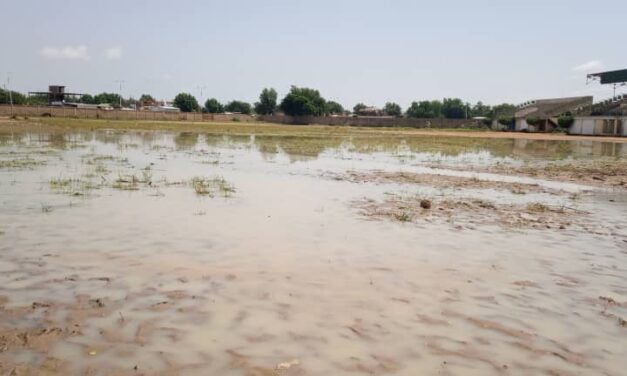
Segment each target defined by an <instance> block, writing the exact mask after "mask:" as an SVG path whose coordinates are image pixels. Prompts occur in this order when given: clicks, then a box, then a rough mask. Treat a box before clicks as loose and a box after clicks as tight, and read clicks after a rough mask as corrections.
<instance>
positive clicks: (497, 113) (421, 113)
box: [174, 86, 516, 122]
mask: <svg viewBox="0 0 627 376" xmlns="http://www.w3.org/2000/svg"><path fill="white" fill-rule="evenodd" d="M277 98H278V97H277V92H276V90H274V89H272V88H266V89H263V91H262V92H261V94H260V95H259V101H258V102H255V103H254V104H252V105H251V104H250V103H247V102H243V101H231V102H229V103H227V104H222V103H220V102H219V101H218V100H217V99H215V98H210V99H207V101H206V102H205V104H204V106H200V105H199V104H198V102H197V100H196V98H195V97H194V96H193V95H191V94H189V93H180V94H178V95H177V96H176V97H175V98H174V106H176V107H178V108H180V109H181V111H184V112H193V111H203V112H208V113H214V114H215V113H224V112H241V113H243V114H252V113H256V114H259V115H270V114H275V113H277V112H282V113H284V114H286V115H290V116H328V115H351V114H352V115H356V116H359V115H375V116H377V115H379V116H381V115H385V116H397V117H402V116H406V117H410V118H446V119H465V118H473V117H484V118H486V119H502V121H503V122H506V121H507V122H510V121H511V120H510V119H511V118H512V117H513V115H514V111H515V109H516V106H515V105H513V104H509V103H503V104H500V105H497V106H490V105H486V104H484V103H483V102H481V101H479V102H477V103H476V104H474V105H473V104H470V103H467V102H464V101H462V100H461V99H459V98H444V99H443V100H441V101H440V100H430V101H429V100H424V101H417V102H412V103H411V105H410V106H409V107H408V108H407V109H406V110H405V111H403V109H402V108H401V106H400V105H399V104H398V103H394V102H387V103H386V104H385V105H384V106H383V108H382V109H380V110H379V109H377V110H376V111H374V113H373V110H372V107H369V106H367V105H365V104H363V103H358V104H356V105H355V106H354V107H353V109H352V111H349V110H347V109H345V108H344V107H342V105H341V104H339V103H337V102H335V101H329V100H326V99H325V98H323V97H322V96H321V95H320V92H319V91H318V90H315V89H310V88H304V87H296V86H292V88H291V89H290V91H289V93H288V94H287V95H286V96H285V97H284V98H283V99H282V101H281V102H280V103H279V102H278V101H277ZM504 119H506V120H504Z"/></svg>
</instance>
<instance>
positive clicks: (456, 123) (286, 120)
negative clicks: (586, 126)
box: [0, 105, 481, 128]
mask: <svg viewBox="0 0 627 376" xmlns="http://www.w3.org/2000/svg"><path fill="white" fill-rule="evenodd" d="M12 115H15V116H30V117H43V116H50V117H64V118H75V119H107V120H155V121H198V122H201V121H215V122H229V121H239V122H253V121H264V122H268V123H277V124H320V125H344V126H355V127H409V128H465V127H468V128H471V127H477V126H479V125H481V123H480V122H479V121H476V120H468V119H414V118H395V117H381V116H359V117H353V116H299V117H293V116H282V115H261V116H252V115H243V114H202V113H198V112H152V111H122V110H100V109H93V108H72V107H49V106H8V105H0V116H12Z"/></svg>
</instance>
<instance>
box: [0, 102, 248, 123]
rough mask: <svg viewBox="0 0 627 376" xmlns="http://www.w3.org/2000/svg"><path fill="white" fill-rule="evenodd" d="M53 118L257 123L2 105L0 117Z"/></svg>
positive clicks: (239, 116)
mask: <svg viewBox="0 0 627 376" xmlns="http://www.w3.org/2000/svg"><path fill="white" fill-rule="evenodd" d="M11 115H16V116H32V117H38V116H51V117H67V118H77V119H110V120H165V121H222V122H227V121H242V122H251V121H256V118H255V117H254V116H251V115H242V114H232V115H227V114H201V113H191V112H187V113H186V112H152V111H121V110H99V109H93V108H72V107H48V106H41V107H40V106H13V107H11V106H8V105H0V116H11Z"/></svg>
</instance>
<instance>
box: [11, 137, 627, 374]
mask: <svg viewBox="0 0 627 376" xmlns="http://www.w3.org/2000/svg"><path fill="white" fill-rule="evenodd" d="M463 142H465V141H464V140H461V141H460V140H455V141H450V140H442V142H441V143H438V141H432V140H431V141H429V143H428V145H427V144H425V142H422V141H417V140H403V139H401V140H399V139H393V140H383V141H382V140H370V141H368V140H353V139H350V138H345V139H324V138H320V139H311V138H309V139H299V138H297V137H296V138H288V137H274V136H272V137H268V136H265V137H255V135H241V136H230V137H226V136H220V135H211V134H197V133H178V134H177V133H169V132H119V131H115V132H114V131H97V132H78V133H71V134H58V133H56V134H47V133H28V134H21V133H18V134H11V133H6V134H2V135H0V160H1V161H3V163H2V165H0V166H2V167H1V168H0V205H1V206H0V207H1V210H0V231H1V233H0V373H1V374H16V375H20V374H24V375H26V374H33V375H35V374H44V375H46V374H47V375H66V374H76V375H82V374H88V375H127V374H128V375H138V374H144V375H159V374H161V375H343V374H347V375H359V374H365V375H388V374H389V375H418V374H419V375H490V374H495V375H501V374H565V375H570V374H572V375H579V374H586V375H587V374H605V375H621V374H624V370H625V368H626V367H627V346H626V345H627V342H626V338H627V328H626V327H625V323H624V321H621V320H625V319H627V287H626V286H627V193H626V192H625V191H624V190H617V189H606V188H602V187H590V186H586V185H585V184H577V183H576V182H561V181H547V180H541V179H534V178H530V177H520V176H515V175H509V174H501V175H499V174H490V173H485V172H475V171H473V168H475V167H476V168H477V169H480V170H481V171H484V170H485V167H486V166H487V167H490V166H494V165H499V166H502V165H505V166H508V165H511V166H520V165H523V164H526V165H529V164H531V165H533V163H543V162H545V161H547V160H554V159H560V160H562V159H566V160H568V161H570V162H572V163H577V161H578V160H590V159H599V160H603V159H611V160H612V161H613V162H614V163H616V161H618V162H619V163H621V162H622V161H624V160H625V158H626V157H627V148H626V147H625V146H624V145H623V144H612V143H604V142H595V141H587V140H586V141H582V142H576V141H574V142H570V141H560V142H549V141H529V140H508V141H503V140H495V141H494V144H490V142H485V143H477V141H473V144H472V145H470V147H465V146H464V144H463ZM460 143H461V144H460ZM451 145H453V147H452V146H451ZM491 145H493V146H491ZM438 148H441V151H438ZM434 165H437V167H436V168H434V167H433V166H434ZM373 171H387V172H390V173H397V172H405V173H411V174H421V173H423V174H429V180H427V181H426V182H424V183H420V181H412V182H402V181H401V182H395V181H389V179H388V180H383V181H381V180H378V181H367V180H359V181H356V180H353V181H350V180H345V179H338V178H329V176H334V177H337V176H342V174H346V173H349V172H350V173H352V174H355V173H357V172H358V173H363V174H369V173H372V172H373ZM438 174H440V175H445V176H450V177H455V179H456V180H455V182H456V184H454V185H451V186H447V183H446V181H444V183H443V182H439V183H438V184H435V183H434V180H433V179H434V178H433V176H434V175H438ZM460 177H461V178H469V179H471V178H474V179H480V180H486V181H488V182H489V181H495V182H505V183H502V184H495V186H494V187H490V185H489V184H472V185H469V186H468V188H465V187H464V186H463V184H459V182H458V179H459V178H460ZM194 178H198V179H200V180H198V179H196V180H194ZM218 178H220V179H223V180H218ZM193 181H196V182H198V181H203V182H205V183H206V185H204V186H203V187H204V189H205V190H204V191H200V192H199V191H197V185H195V183H194V182H193ZM216 182H218V183H216ZM219 182H225V183H228V185H224V184H222V183H219ZM512 182H513V183H516V184H523V185H524V184H533V187H534V189H532V190H530V191H529V192H525V193H524V194H520V192H512V191H510V190H508V189H501V188H502V186H503V184H506V183H507V184H509V183H512ZM205 183H203V184H205ZM229 187H230V188H229ZM538 187H545V188H546V191H543V190H542V189H538ZM390 195H395V197H396V196H402V197H424V198H429V199H433V200H434V201H437V200H441V199H455V200H460V199H464V198H473V199H481V200H485V201H490V202H493V203H495V205H496V204H520V205H527V204H531V203H542V204H543V205H551V206H567V207H569V208H575V209H576V210H578V211H582V212H586V213H588V214H587V216H586V217H585V218H583V219H581V221H585V225H586V226H588V228H589V229H590V231H581V228H580V227H577V228H575V227H573V228H570V227H566V228H564V229H557V228H551V229H544V230H543V229H537V228H521V229H517V228H511V227H503V226H498V225H495V224H484V223H481V222H480V223H475V224H473V225H472V226H468V224H467V223H464V222H460V223H462V225H460V224H459V223H456V222H451V223H448V222H446V221H433V222H430V221H408V222H404V221H395V220H386V219H377V220H373V219H372V218H367V217H364V216H363V215H361V214H360V212H359V210H358V209H357V208H355V207H354V206H353V205H352V204H351V203H352V202H354V201H355V200H363V199H369V200H373V201H383V200H385V198H386V197H389V196H390Z"/></svg>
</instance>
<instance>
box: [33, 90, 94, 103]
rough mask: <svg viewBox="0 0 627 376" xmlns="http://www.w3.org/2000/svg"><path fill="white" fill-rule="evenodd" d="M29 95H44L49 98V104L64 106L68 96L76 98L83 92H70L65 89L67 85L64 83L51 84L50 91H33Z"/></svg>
mask: <svg viewBox="0 0 627 376" xmlns="http://www.w3.org/2000/svg"><path fill="white" fill-rule="evenodd" d="M28 95H43V96H46V97H47V98H48V105H51V106H64V105H65V103H66V99H68V97H70V98H76V97H80V96H81V95H83V94H80V93H68V92H66V91H65V86H62V85H49V86H48V91H31V92H29V93H28Z"/></svg>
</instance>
